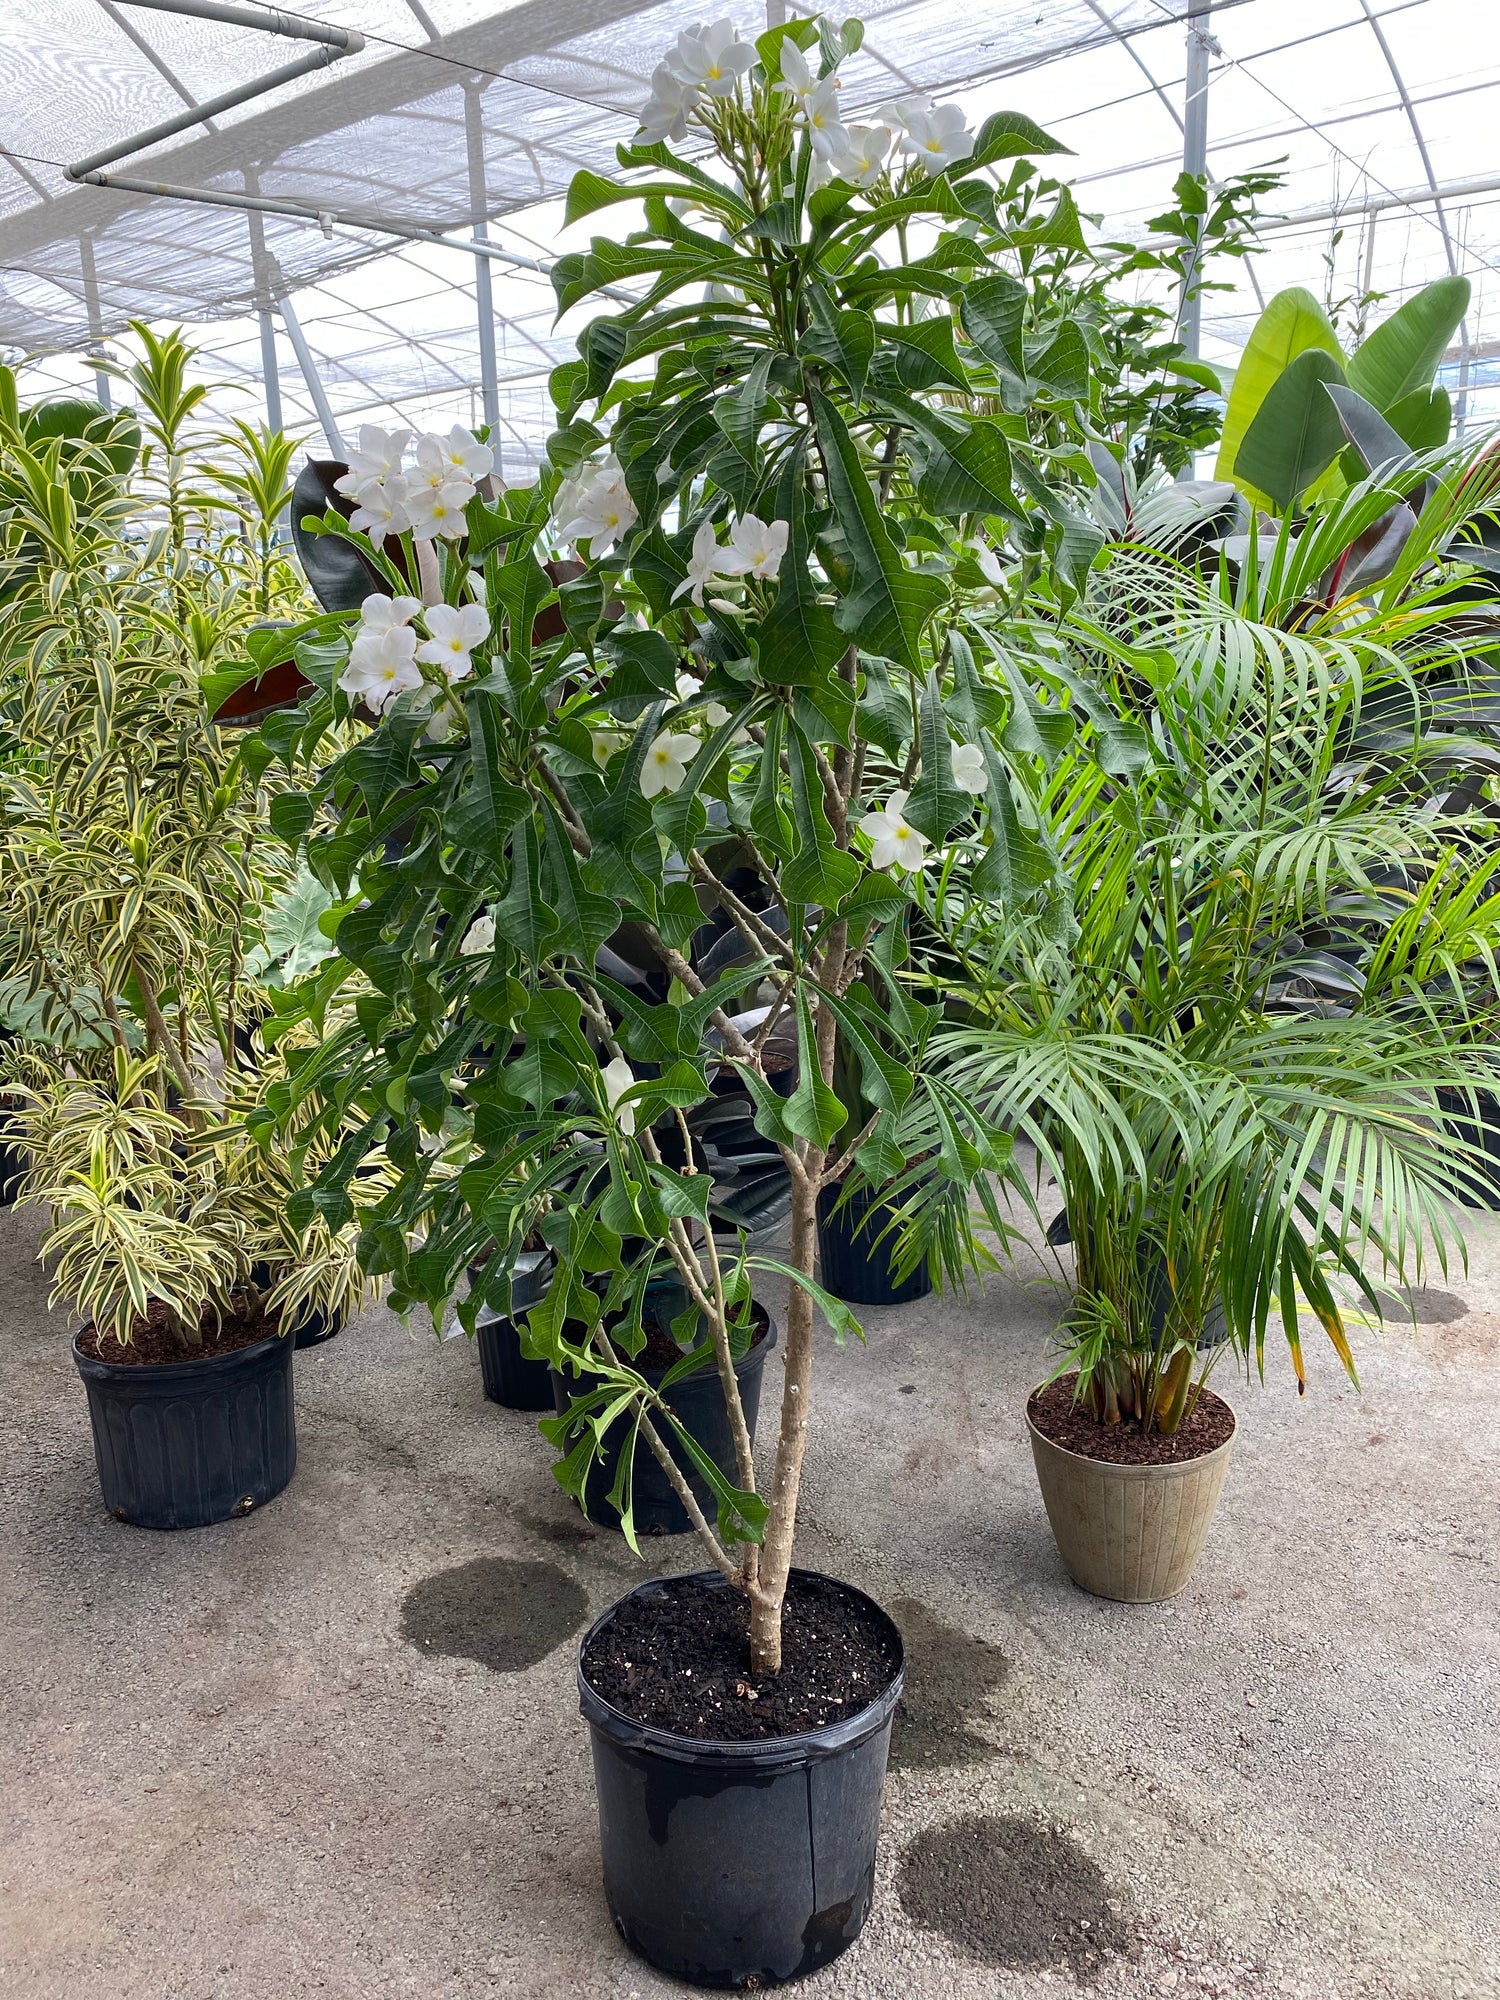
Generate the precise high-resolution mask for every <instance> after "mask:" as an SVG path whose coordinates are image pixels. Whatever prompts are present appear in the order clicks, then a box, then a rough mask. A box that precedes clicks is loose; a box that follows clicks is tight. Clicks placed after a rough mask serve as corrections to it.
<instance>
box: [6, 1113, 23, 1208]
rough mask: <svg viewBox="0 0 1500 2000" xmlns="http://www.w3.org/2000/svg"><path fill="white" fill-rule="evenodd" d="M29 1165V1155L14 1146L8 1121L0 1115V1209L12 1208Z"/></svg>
mask: <svg viewBox="0 0 1500 2000" xmlns="http://www.w3.org/2000/svg"><path fill="white" fill-rule="evenodd" d="M30 1165H31V1155H30V1154H29V1153H27V1152H23V1151H22V1149H21V1148H20V1147H19V1146H18V1145H16V1143H15V1141H14V1140H13V1139H12V1138H11V1136H10V1123H9V1120H8V1119H6V1118H5V1117H4V1116H3V1115H0V1208H11V1207H13V1206H14V1204H15V1200H16V1197H17V1195H19V1194H20V1192H21V1182H22V1180H23V1179H24V1178H25V1176H26V1172H27V1170H28V1168H29V1167H30Z"/></svg>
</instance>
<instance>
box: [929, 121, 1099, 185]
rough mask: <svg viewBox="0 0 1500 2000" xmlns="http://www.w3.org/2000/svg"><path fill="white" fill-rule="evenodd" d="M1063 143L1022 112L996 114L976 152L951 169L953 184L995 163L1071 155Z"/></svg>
mask: <svg viewBox="0 0 1500 2000" xmlns="http://www.w3.org/2000/svg"><path fill="white" fill-rule="evenodd" d="M1071 151H1072V148H1071V147H1070V146H1065V145H1064V144H1063V142H1062V140H1061V139H1054V138H1053V137H1052V135H1051V133H1050V132H1044V131H1043V130H1042V128H1041V126H1040V125H1038V124H1036V123H1035V122H1034V121H1033V120H1032V119H1030V118H1028V117H1027V116H1026V114H1025V112H1023V111H997V112H995V113H994V114H993V115H992V116H991V117H989V118H986V119H985V121H984V123H983V124H982V125H981V126H980V128H979V131H978V133H977V134H976V135H975V139H974V150H973V152H972V153H970V155H969V157H968V158H967V159H966V160H959V161H957V162H956V163H955V164H954V165H953V166H951V167H950V168H949V169H948V178H949V180H950V181H955V180H958V179H960V178H961V177H962V176H963V175H965V174H973V173H977V172H978V171H979V169H980V168H981V167H987V166H989V165H990V163H991V161H993V160H1015V159H1021V158H1029V157H1033V156H1035V155H1037V154H1041V153H1069V152H1071Z"/></svg>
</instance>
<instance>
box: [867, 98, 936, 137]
mask: <svg viewBox="0 0 1500 2000" xmlns="http://www.w3.org/2000/svg"><path fill="white" fill-rule="evenodd" d="M931 110H932V99H931V98H930V97H927V96H924V95H922V94H921V93H918V94H917V95H915V96H912V97H893V98H892V99H891V101H890V102H889V104H882V105H881V106H880V108H879V109H878V110H877V111H876V113H875V116H876V117H877V118H878V119H879V120H880V122H881V124H882V125H887V126H889V127H890V129H891V131H892V132H904V131H906V129H907V127H908V126H909V125H910V124H911V121H912V119H913V118H915V117H919V116H920V117H925V116H926V115H927V114H928V113H929V112H930V111H931Z"/></svg>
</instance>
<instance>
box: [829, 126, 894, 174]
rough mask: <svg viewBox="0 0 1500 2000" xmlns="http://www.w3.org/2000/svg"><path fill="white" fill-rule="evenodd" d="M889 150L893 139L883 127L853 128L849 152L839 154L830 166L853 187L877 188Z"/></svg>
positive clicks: (849, 140)
mask: <svg viewBox="0 0 1500 2000" xmlns="http://www.w3.org/2000/svg"><path fill="white" fill-rule="evenodd" d="M890 150H891V135H890V133H889V132H888V131H887V130H886V128H885V127H884V126H883V125H851V126H850V127H849V130H848V145H847V147H846V149H845V150H844V151H843V152H842V153H836V154H835V155H834V157H833V159H832V160H831V161H830V162H829V164H830V165H831V166H832V168H833V171H834V172H835V173H836V174H837V175H838V177H839V179H840V180H841V181H847V182H848V183H849V185H850V187H857V188H868V187H874V185H875V183H876V181H878V180H879V179H880V176H881V174H882V172H883V171H884V169H885V159H886V154H887V153H889V152H890Z"/></svg>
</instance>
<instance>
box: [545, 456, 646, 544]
mask: <svg viewBox="0 0 1500 2000" xmlns="http://www.w3.org/2000/svg"><path fill="white" fill-rule="evenodd" d="M552 518H553V520H554V521H556V523H557V531H558V533H559V534H560V535H561V536H562V537H563V539H564V540H565V541H569V542H587V543H588V545H589V552H590V554H591V555H594V556H602V555H606V554H607V553H608V552H609V550H610V549H612V548H613V547H614V545H615V543H616V542H617V541H619V539H620V537H621V536H622V535H625V534H628V533H629V531H630V530H631V529H632V528H633V527H634V526H635V524H636V522H637V521H638V520H639V519H640V509H639V508H638V507H637V506H636V504H635V502H634V501H633V500H632V499H631V497H630V491H629V488H628V487H627V486H626V484H625V474H624V473H623V472H622V471H621V469H620V461H619V460H618V459H617V458H616V457H615V455H614V453H613V452H611V453H610V455H609V456H608V457H607V458H605V459H601V460H600V462H599V463H598V464H597V465H583V466H580V467H579V469H578V471H577V472H575V473H574V474H573V476H572V478H571V479H565V480H564V481H563V483H562V485H561V486H559V487H558V489H557V498H556V499H555V500H554V501H553V503H552Z"/></svg>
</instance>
